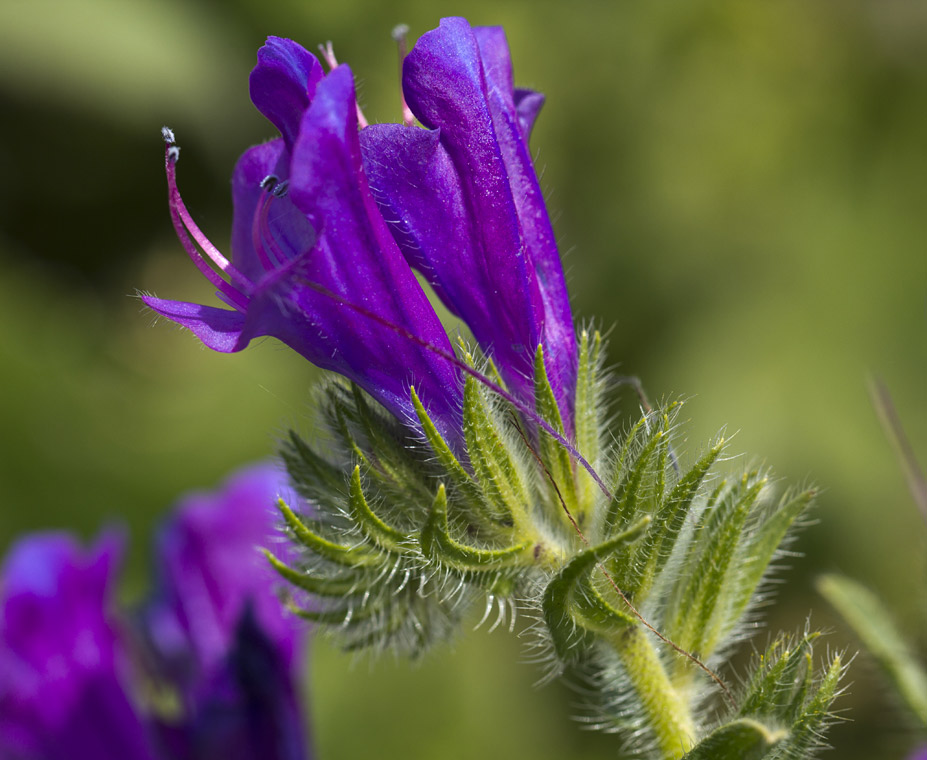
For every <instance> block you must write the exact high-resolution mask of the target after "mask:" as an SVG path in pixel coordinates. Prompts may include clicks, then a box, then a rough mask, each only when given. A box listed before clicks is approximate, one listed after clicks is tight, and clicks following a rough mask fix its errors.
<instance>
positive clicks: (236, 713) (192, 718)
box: [0, 465, 308, 760]
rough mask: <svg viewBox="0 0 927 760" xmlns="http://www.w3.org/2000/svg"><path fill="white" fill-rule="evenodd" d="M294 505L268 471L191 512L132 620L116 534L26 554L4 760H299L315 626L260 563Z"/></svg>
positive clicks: (8, 671)
mask: <svg viewBox="0 0 927 760" xmlns="http://www.w3.org/2000/svg"><path fill="white" fill-rule="evenodd" d="M285 493H287V490H286V488H285V483H284V482H283V479H282V478H281V476H280V473H279V472H278V471H277V470H276V469H275V468H273V467H270V466H265V465H261V466H258V467H254V468H251V469H249V470H246V471H243V472H240V473H238V474H236V475H235V476H234V477H233V478H232V479H230V480H229V481H228V482H227V483H226V484H225V486H224V487H223V488H222V490H221V491H218V492H215V493H208V494H207V493H201V494H196V495H192V496H190V497H188V498H187V499H186V500H185V501H184V502H183V503H182V504H181V505H180V506H179V508H178V510H177V511H176V513H175V514H174V516H173V517H172V518H171V519H170V521H169V522H168V524H167V525H166V526H165V528H164V530H163V532H162V534H161V539H160V541H159V545H158V547H157V551H156V557H157V562H158V565H157V566H158V570H159V575H160V577H159V580H158V584H157V591H156V593H155V595H154V596H153V598H152V599H151V600H150V601H148V602H147V603H146V604H144V605H143V607H142V609H141V610H140V611H139V612H135V613H130V612H127V611H125V610H120V609H119V608H118V607H117V605H116V603H115V585H116V582H117V574H118V565H119V562H120V557H121V554H122V540H121V538H120V536H119V535H117V534H114V533H104V534H103V535H102V536H101V537H100V538H99V539H97V541H96V542H95V543H94V544H93V545H91V546H89V547H86V548H84V547H81V546H80V545H79V543H78V542H77V541H76V540H75V539H74V538H73V537H71V536H68V535H64V534H35V535H31V536H27V537H25V538H23V539H21V540H20V541H19V542H18V543H17V544H16V545H15V546H14V547H13V549H12V550H11V551H10V554H9V555H8V557H7V559H6V561H5V563H4V566H3V570H2V576H0V606H2V612H3V614H2V623H0V672H2V673H3V678H2V679H0V757H3V758H5V759H6V760H59V758H60V759H61V760H64V759H65V758H68V760H83V759H84V758H86V759H87V760H109V759H110V758H112V760H117V758H118V759H120V760H121V759H122V758H133V760H135V759H136V758H137V759H138V760H167V759H168V758H172V759H176V758H181V759H183V760H211V759H212V758H216V757H224V758H228V759H229V760H258V758H260V759H261V760H264V759H265V758H268V759H271V760H304V759H305V758H306V757H307V756H308V748H307V742H306V736H305V731H304V728H303V710H302V706H301V703H300V699H299V698H298V690H299V683H300V680H301V671H302V668H303V664H304V658H303V655H302V651H301V650H302V649H303V646H304V644H305V638H306V627H305V624H304V623H301V622H300V621H298V620H297V619H295V618H294V617H293V616H291V615H288V614H287V613H285V611H284V610H283V608H282V607H281V605H280V604H279V601H278V599H277V597H276V595H275V593H274V587H275V585H276V582H275V580H274V576H273V574H272V573H271V572H270V570H269V568H268V567H267V565H266V563H265V562H264V561H263V558H262V557H261V556H260V555H259V554H258V553H257V552H256V551H255V548H254V547H255V545H257V544H264V543H267V542H268V541H269V540H270V533H271V531H272V523H273V513H272V511H271V509H270V505H272V502H273V499H274V498H275V497H277V496H279V495H281V494H285Z"/></svg>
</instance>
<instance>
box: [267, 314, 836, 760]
mask: <svg viewBox="0 0 927 760" xmlns="http://www.w3.org/2000/svg"><path fill="white" fill-rule="evenodd" d="M578 342H579V346H580V355H579V366H578V373H577V390H576V396H575V398H576V402H575V415H574V421H575V446H576V449H577V450H578V451H579V452H580V453H581V454H582V455H583V456H584V458H585V459H586V460H587V461H588V462H589V463H590V464H591V465H592V466H593V467H594V468H595V470H596V471H597V472H598V473H599V475H600V477H601V478H602V480H603V482H604V483H605V485H606V488H604V489H603V488H601V487H599V485H598V484H597V483H596V482H595V480H594V479H593V477H592V476H591V475H590V474H589V473H588V472H587V471H586V470H585V469H584V468H583V467H581V466H579V465H578V464H577V462H576V461H574V458H573V457H572V456H571V455H570V453H569V452H568V451H567V450H566V449H565V447H564V446H563V445H562V443H561V442H560V441H558V440H557V438H556V437H555V436H554V435H552V434H550V433H548V432H545V431H544V430H543V429H541V427H540V426H539V425H538V424H537V422H536V421H533V420H531V419H526V418H525V417H526V415H524V414H520V413H519V412H518V410H517V409H515V408H513V407H511V406H509V405H508V403H507V402H506V401H504V400H503V399H501V398H500V397H499V395H498V394H497V393H494V392H493V390H491V389H490V388H489V387H488V385H486V384H483V383H480V382H479V381H478V380H476V379H475V378H474V377H468V378H467V380H466V383H465V387H464V393H463V431H464V440H465V449H464V450H463V451H460V452H457V453H455V451H454V449H453V448H452V447H451V445H449V444H448V442H446V441H445V440H444V439H443V438H442V437H441V435H440V433H439V432H438V428H437V427H436V426H435V425H434V424H433V421H432V420H431V419H430V418H429V416H428V414H427V412H426V411H425V408H424V406H423V405H422V403H421V402H420V401H419V399H418V396H417V395H416V394H415V391H414V390H413V391H411V401H412V405H413V407H414V409H415V412H416V414H417V416H418V421H419V423H420V429H421V435H419V436H415V435H414V434H413V433H411V432H410V429H409V428H408V427H405V426H403V425H402V424H401V423H400V422H399V421H398V420H396V419H395V418H394V417H392V416H391V415H389V414H388V413H386V412H384V411H383V410H382V409H381V408H380V407H378V406H376V405H374V404H371V403H369V401H368V399H367V397H366V396H365V395H364V394H363V393H362V392H361V391H360V390H359V389H358V388H357V387H356V386H350V385H348V384H346V383H344V382H340V381H335V382H331V383H330V384H328V385H327V386H326V387H325V388H324V389H323V391H322V398H323V403H322V404H321V405H320V406H321V409H322V417H323V423H324V426H325V428H326V430H327V431H328V433H329V436H330V442H329V443H330V445H329V446H328V447H327V448H325V449H324V450H323V449H322V448H321V447H318V448H316V447H312V446H309V445H308V444H307V443H306V442H305V441H303V440H302V439H301V438H300V437H298V436H297V435H295V434H292V435H291V437H290V440H289V441H288V442H287V444H286V446H285V447H284V452H283V455H284V458H285V460H286V463H287V466H288V468H289V471H290V475H291V477H292V479H293V482H294V484H295V486H296V488H297V489H298V490H299V492H300V493H301V495H302V496H304V497H305V498H306V499H307V504H308V506H307V507H306V508H305V510H304V511H302V512H300V513H295V512H294V511H292V505H286V504H283V503H281V504H280V509H281V513H282V515H283V518H284V523H285V525H286V530H287V532H288V534H289V536H290V538H291V539H292V541H293V542H294V543H295V544H297V545H298V546H299V547H301V548H302V552H301V555H300V556H301V560H300V561H299V563H298V564H296V565H295V566H287V565H284V564H282V563H281V562H280V561H279V560H277V559H275V558H274V557H273V556H272V555H268V557H269V559H270V561H271V562H272V563H273V565H274V566H275V567H276V568H277V570H278V571H279V572H280V574H281V575H282V576H283V577H284V578H285V579H286V580H287V581H288V582H289V583H290V584H292V587H293V589H294V594H293V598H292V605H293V607H294V608H295V609H296V610H297V611H298V613H299V614H300V615H303V616H304V617H306V618H309V619H310V620H313V621H316V622H318V623H320V624H322V625H323V626H324V628H325V630H327V631H328V632H329V633H330V634H331V635H332V636H334V637H336V638H337V639H338V640H339V641H340V642H341V644H342V645H343V646H344V647H346V648H348V649H355V650H357V649H365V650H372V651H380V650H394V651H398V652H401V653H405V654H408V655H410V656H413V657H414V656H418V655H420V654H421V653H422V652H424V651H425V650H426V649H427V648H428V646H430V645H431V644H433V643H436V642H440V641H443V640H445V639H447V638H448V637H450V636H452V635H454V633H455V632H456V630H457V628H458V624H459V623H460V622H461V620H462V619H464V618H465V617H468V619H469V617H470V616H472V617H473V618H477V617H478V616H479V615H480V614H482V619H481V620H480V622H481V623H482V622H483V621H487V620H490V619H492V621H493V622H492V623H491V628H495V627H497V626H499V625H501V624H502V623H503V622H507V623H508V625H509V627H510V628H512V629H514V627H515V626H516V625H517V619H516V615H517V614H518V613H522V614H523V616H524V617H525V618H526V619H527V620H528V621H529V624H528V625H527V626H526V631H527V632H528V633H530V634H531V638H530V639H529V640H530V641H531V646H532V647H533V654H534V655H535V656H536V658H537V659H538V660H539V661H540V662H542V663H543V664H544V666H545V668H546V673H547V675H548V676H549V677H553V676H558V675H565V676H566V677H568V678H571V679H573V680H575V681H578V682H580V683H582V685H583V687H584V688H582V689H580V690H578V692H579V694H580V695H581V697H582V699H583V700H584V701H585V704H584V705H583V707H582V713H583V717H584V718H585V719H586V720H587V721H588V722H590V723H591V724H592V725H594V726H597V727H600V728H603V729H605V730H609V731H624V732H625V736H626V738H627V739H628V741H629V743H630V744H632V745H633V746H634V747H636V748H637V749H638V750H639V751H640V754H641V755H643V756H645V757H654V758H682V757H686V758H690V759H691V760H696V758H698V759H701V758H716V759H718V760H725V758H732V759H733V758H783V757H807V756H810V754H812V753H813V751H814V749H815V748H816V747H817V745H818V739H819V737H820V733H821V731H822V729H823V727H824V726H825V724H826V723H827V721H828V707H829V705H830V703H831V701H832V699H833V698H834V696H835V695H836V692H837V682H838V680H839V676H840V674H841V672H842V664H841V661H840V659H839V658H837V657H833V658H832V659H831V661H830V663H829V664H827V665H826V667H825V668H824V670H823V672H822V674H819V675H816V674H815V672H814V669H813V667H812V659H811V657H812V655H811V647H812V642H813V639H814V638H815V637H814V635H810V634H809V635H805V636H804V637H803V638H802V639H801V640H800V641H799V642H798V643H797V644H795V645H789V644H788V643H787V641H786V639H784V638H779V639H776V640H775V642H774V643H773V644H772V646H771V647H770V648H769V649H768V650H767V652H766V653H765V654H764V655H763V656H762V657H760V658H759V660H758V663H757V665H756V667H755V670H754V672H753V674H752V676H750V678H749V679H747V681H746V686H744V687H743V688H741V689H740V690H739V692H738V693H736V694H732V693H731V691H730V690H729V689H728V688H727V687H726V686H723V682H722V680H721V677H720V676H719V675H717V673H718V671H719V670H720V669H721V668H722V667H723V665H724V662H725V659H726V657H727V656H728V655H729V654H731V652H732V649H733V646H732V645H733V644H734V643H736V642H737V641H738V640H740V639H742V638H743V637H744V636H745V634H746V625H745V624H746V623H747V622H752V621H753V620H754V619H755V616H754V614H753V611H754V609H755V607H756V602H757V600H758V599H759V598H760V597H761V595H760V594H759V592H760V591H761V590H762V588H763V582H764V580H766V579H767V578H768V574H769V568H770V563H771V562H772V561H773V560H774V559H775V557H776V556H777V552H778V551H779V549H780V547H781V546H782V543H783V541H784V540H786V539H787V536H788V535H789V531H790V530H791V529H792V528H793V527H794V526H795V525H796V524H797V523H798V522H799V521H800V520H801V517H802V515H803V514H804V512H805V510H806V509H807V507H808V505H809V503H810V502H811V499H812V496H813V493H812V492H811V491H804V492H796V493H788V494H787V495H786V496H784V497H782V498H779V499H775V498H774V497H773V495H772V488H771V487H770V485H769V478H768V475H767V474H766V473H764V472H762V471H759V470H750V471H747V472H745V473H742V474H739V475H736V476H734V477H730V478H723V477H721V476H719V475H717V474H715V467H716V465H717V463H718V461H719V459H720V458H721V456H722V454H723V452H724V441H723V440H721V439H718V440H716V441H713V442H712V443H710V444H709V445H708V446H707V447H706V448H705V449H704V450H703V451H702V452H701V454H700V455H698V456H697V457H695V460H694V462H693V463H692V464H690V465H689V466H688V467H684V466H682V464H681V460H682V458H683V457H682V454H681V452H680V451H679V449H678V448H677V444H676V443H674V440H675V439H676V425H677V416H678V412H679V409H680V405H679V404H671V405H669V406H667V407H666V408H664V409H660V410H657V411H653V412H648V413H647V414H645V415H644V416H643V417H642V418H641V419H640V420H639V421H638V422H637V423H636V424H635V425H633V426H632V428H631V430H630V432H629V433H628V434H627V435H625V436H622V437H618V438H615V437H614V436H613V434H612V432H611V430H610V429H609V428H608V424H607V423H608V414H607V410H606V408H605V404H604V403H603V393H604V390H605V387H606V382H605V381H606V379H607V378H605V377H604V376H603V371H602V367H601V361H602V359H601V357H602V339H601V337H600V336H599V334H598V333H591V332H589V331H582V332H581V333H580V335H579V341H578ZM465 358H466V360H467V362H468V364H469V365H470V366H473V364H474V360H473V359H472V357H469V356H468V355H466V353H465ZM490 371H491V369H490ZM493 382H498V381H497V380H494V381H493ZM534 389H535V408H536V412H537V414H538V416H539V417H540V418H542V419H544V420H545V421H546V422H547V423H548V424H549V425H550V428H551V430H552V431H554V432H556V433H560V434H562V432H563V430H564V426H563V423H562V420H561V417H560V408H559V406H558V403H557V400H556V396H555V394H554V393H553V391H552V389H551V386H550V383H549V382H548V379H547V375H546V373H545V370H544V360H543V352H542V350H541V349H540V348H539V349H538V351H537V355H536V361H535V378H534ZM606 491H607V493H606ZM723 675H725V676H728V677H729V676H730V674H729V673H723Z"/></svg>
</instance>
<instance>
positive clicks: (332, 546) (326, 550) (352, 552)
mask: <svg viewBox="0 0 927 760" xmlns="http://www.w3.org/2000/svg"><path fill="white" fill-rule="evenodd" d="M277 508H278V509H279V510H280V514H282V515H283V520H284V522H285V523H286V526H287V528H288V529H289V530H290V531H291V533H292V534H293V538H294V539H296V541H297V542H299V543H300V544H302V545H303V546H304V547H306V548H307V549H309V550H311V551H312V552H314V553H315V554H318V555H319V556H320V557H322V558H323V559H326V560H328V561H329V562H334V563H335V564H337V565H343V566H345V567H361V566H370V565H379V564H381V563H382V557H381V556H380V555H379V554H377V553H374V552H372V551H370V549H368V548H367V547H366V546H342V545H341V544H337V543H335V542H334V541H329V540H328V539H327V538H323V537H322V536H320V535H319V534H318V533H315V532H313V531H312V530H310V529H309V527H308V526H307V525H306V524H305V523H304V522H303V521H302V520H300V518H299V517H298V516H297V515H296V513H295V512H293V510H292V509H290V508H289V507H288V506H287V504H286V502H285V501H284V500H283V499H277Z"/></svg>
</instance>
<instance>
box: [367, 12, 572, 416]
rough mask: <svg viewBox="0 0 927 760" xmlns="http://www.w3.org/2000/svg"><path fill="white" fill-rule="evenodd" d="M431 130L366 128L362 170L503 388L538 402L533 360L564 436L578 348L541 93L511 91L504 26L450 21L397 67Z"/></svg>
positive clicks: (414, 261) (412, 259)
mask: <svg viewBox="0 0 927 760" xmlns="http://www.w3.org/2000/svg"><path fill="white" fill-rule="evenodd" d="M403 91H404V93H405V97H406V100H407V101H408V104H409V107H410V108H411V110H412V112H413V113H414V115H415V116H416V117H417V118H418V119H419V121H420V122H421V123H422V124H423V125H424V126H425V127H426V129H416V128H412V127H409V126H405V125H397V124H383V125H375V126H371V127H369V128H367V129H365V130H363V131H362V132H361V146H362V148H363V151H364V166H365V170H366V172H367V176H368V178H369V180H370V185H371V187H372V188H373V190H374V195H375V196H376V198H377V200H378V202H379V203H380V204H381V205H382V207H383V208H384V216H385V217H386V218H387V219H389V220H390V221H391V223H392V229H393V233H394V235H395V236H396V239H397V241H398V242H399V244H400V247H401V248H402V251H403V253H404V254H405V256H406V259H407V260H408V261H409V263H410V264H411V265H412V266H414V267H416V268H417V269H419V270H420V271H421V272H422V273H423V275H424V276H425V278H426V279H427V280H428V281H429V282H430V283H431V284H432V285H433V286H434V288H435V290H436V292H437V293H438V294H439V295H440V297H441V299H442V300H443V301H444V303H445V304H446V305H447V307H448V308H450V309H451V310H452V311H453V312H454V313H456V314H457V315H458V316H460V317H461V318H462V319H463V320H464V321H465V322H466V323H467V324H468V325H469V327H470V329H471V330H472V331H473V334H474V335H475V337H476V339H477V340H478V341H479V343H480V345H481V346H482V347H483V350H484V351H486V352H487V353H488V354H490V355H491V356H492V357H493V358H494V360H495V361H496V364H497V365H498V367H499V370H500V372H501V373H502V375H503V377H504V378H505V380H506V382H507V383H508V385H509V386H510V387H511V388H512V389H513V390H514V391H515V392H516V393H518V394H519V395H520V396H522V397H523V398H528V399H531V398H533V385H532V383H533V377H534V366H533V363H534V358H535V352H536V350H537V347H538V345H539V344H543V346H544V356H545V362H546V366H547V374H548V377H549V379H550V381H551V385H552V387H553V390H554V393H555V395H556V397H557V401H558V405H559V406H560V411H561V415H562V416H563V419H564V423H565V425H566V427H567V431H568V432H569V431H570V430H571V429H572V422H571V421H572V414H573V392H574V386H575V378H576V363H577V347H576V338H575V332H574V326H573V319H572V316H571V312H570V303H569V298H568V295H567V289H566V283H565V280H564V276H563V269H562V267H561V263H560V256H559V254H558V252H557V246H556V243H555V241H554V234H553V231H552V229H551V224H550V219H549V217H548V214H547V209H546V206H545V204H544V198H543V195H542V193H541V189H540V187H539V185H538V180H537V176H536V174H535V171H534V166H533V164H532V161H531V155H530V153H529V150H528V137H529V134H530V131H531V127H532V125H533V123H534V119H535V117H536V116H537V114H538V111H539V110H540V108H541V105H542V103H543V96H542V95H540V94H539V93H536V92H532V91H530V90H516V89H515V88H514V85H513V81H512V63H511V59H510V57H509V49H508V44H507V42H506V39H505V33H504V32H503V30H502V28H501V27H474V28H471V27H470V25H469V23H467V21H466V20H465V19H462V18H446V19H443V20H442V21H441V25H440V27H439V28H438V29H435V30H433V31H430V32H428V33H426V34H424V35H422V37H421V38H419V40H418V42H417V43H416V45H415V47H414V49H413V50H412V52H411V53H410V54H409V55H408V56H407V57H406V59H405V62H404V65H403Z"/></svg>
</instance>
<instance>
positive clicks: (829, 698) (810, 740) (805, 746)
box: [784, 655, 844, 757]
mask: <svg viewBox="0 0 927 760" xmlns="http://www.w3.org/2000/svg"><path fill="white" fill-rule="evenodd" d="M809 659H810V657H809ZM809 669H810V664H809ZM843 672H844V664H843V660H842V659H841V658H840V656H839V655H836V656H835V657H834V658H833V660H832V661H831V664H830V666H829V667H828V669H827V672H826V673H825V674H824V677H823V678H822V679H821V680H820V681H819V682H818V687H817V689H816V690H815V691H814V693H813V694H812V695H811V696H810V698H808V699H803V700H802V704H798V703H797V701H796V704H795V705H793V709H794V711H795V712H797V713H798V715H797V717H796V718H795V719H794V720H793V722H792V723H791V726H790V728H789V736H788V739H787V740H786V741H785V742H784V744H786V745H787V746H788V749H789V752H790V753H791V755H790V756H791V757H804V756H807V755H808V754H810V752H811V751H813V750H814V749H817V748H818V747H820V746H821V743H822V740H821V737H822V736H823V734H824V730H825V729H826V728H827V726H828V725H829V724H830V723H831V722H833V720H834V716H833V714H832V713H831V712H830V706H831V703H833V701H834V699H835V698H836V697H837V694H838V687H839V686H840V679H841V678H842V676H843Z"/></svg>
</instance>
